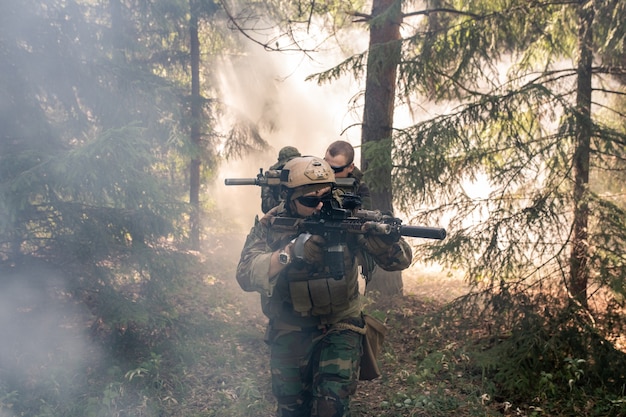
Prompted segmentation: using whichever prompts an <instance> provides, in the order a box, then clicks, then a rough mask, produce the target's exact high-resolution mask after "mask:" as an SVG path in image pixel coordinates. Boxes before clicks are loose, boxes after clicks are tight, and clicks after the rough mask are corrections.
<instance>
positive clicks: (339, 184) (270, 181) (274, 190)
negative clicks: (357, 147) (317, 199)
mask: <svg viewBox="0 0 626 417" xmlns="http://www.w3.org/2000/svg"><path fill="white" fill-rule="evenodd" d="M281 175H282V170H280V169H268V170H267V171H265V172H263V168H260V169H259V173H258V174H257V176H256V178H226V179H225V180H224V184H225V185H257V186H259V187H263V191H261V208H262V210H263V212H264V213H267V212H268V211H269V210H270V209H271V208H272V207H274V206H276V205H278V203H280V202H281V201H283V200H284V199H285V195H284V190H282V189H281V187H280V182H281ZM285 180H286V179H285ZM335 187H336V188H339V189H341V190H343V192H344V193H354V192H356V187H357V182H356V179H354V178H336V179H335Z"/></svg>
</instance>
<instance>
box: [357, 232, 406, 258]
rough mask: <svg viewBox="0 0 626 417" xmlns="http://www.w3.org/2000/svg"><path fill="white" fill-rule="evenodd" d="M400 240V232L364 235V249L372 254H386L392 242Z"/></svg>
mask: <svg viewBox="0 0 626 417" xmlns="http://www.w3.org/2000/svg"><path fill="white" fill-rule="evenodd" d="M399 240H400V233H389V234H368V235H365V239H364V246H365V249H367V251H368V252H369V253H371V254H372V255H376V256H379V255H384V254H387V253H388V252H389V250H390V248H391V247H392V246H393V244H394V243H396V242H398V241H399Z"/></svg>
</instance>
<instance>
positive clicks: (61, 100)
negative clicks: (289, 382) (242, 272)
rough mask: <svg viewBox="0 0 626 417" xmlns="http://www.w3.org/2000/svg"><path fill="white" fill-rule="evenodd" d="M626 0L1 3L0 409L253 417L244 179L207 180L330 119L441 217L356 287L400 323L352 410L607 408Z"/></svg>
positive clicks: (610, 406)
mask: <svg viewBox="0 0 626 417" xmlns="http://www.w3.org/2000/svg"><path fill="white" fill-rule="evenodd" d="M625 21H626V3H625V2H623V1H618V0H607V1H597V0H579V1H571V2H562V1H554V2H552V1H546V2H534V1H530V2H529V1H527V0H509V1H494V0H480V1H471V2H466V1H461V0H459V1H450V2H444V1H439V0H427V1H423V2H409V1H401V0H373V1H371V2H359V1H351V0H336V1H335V0H328V1H316V2H300V1H295V2H294V1H283V0H269V1H265V2H248V1H244V0H241V1H234V2H223V1H218V0H153V1H145V0H19V1H18V0H4V1H2V2H0V330H1V331H2V334H3V337H2V338H1V339H0V416H1V417H5V416H6V417H17V416H41V417H52V416H64V417H68V416H93V417H100V416H103V417H104V416H107V417H108V416H164V415H167V416H185V417H189V416H205V417H206V416H218V415H220V416H221V415H230V416H262V415H269V414H270V413H271V412H272V411H273V408H274V405H273V402H272V401H273V400H272V398H271V394H270V391H269V388H268V384H269V377H268V369H267V363H266V358H267V355H266V349H267V346H265V344H264V343H263V331H264V325H265V318H264V317H263V316H262V314H261V313H260V311H259V309H258V306H257V303H258V300H257V298H256V297H255V296H253V295H251V294H244V293H243V292H242V291H241V290H240V289H239V288H238V287H237V286H236V284H235V281H234V271H235V268H236V265H237V261H238V257H239V252H240V250H241V247H242V244H243V242H244V239H245V235H246V233H247V232H248V230H249V228H250V227H251V226H252V224H253V222H254V216H255V215H257V214H259V213H260V212H261V211H260V203H261V202H260V189H259V187H256V186H239V187H226V186H224V178H229V177H245V178H253V177H255V176H256V175H257V174H258V172H259V169H260V168H263V169H267V168H268V167H269V166H270V165H272V164H273V163H275V162H276V157H277V151H278V150H279V149H280V148H281V147H282V146H285V145H295V146H297V147H298V148H299V149H300V151H301V152H302V153H303V154H313V155H318V156H323V152H324V150H325V148H326V147H327V145H328V144H329V143H331V142H332V141H334V140H337V139H344V140H347V141H349V142H350V143H352V144H353V145H354V146H355V147H356V148H357V154H358V158H359V159H358V160H357V164H358V165H360V166H361V167H362V168H363V170H364V174H365V180H366V182H367V183H368V184H369V185H370V186H371V188H372V190H373V191H374V193H375V196H376V202H375V204H376V205H377V207H376V208H380V209H381V210H383V211H388V210H393V211H394V213H396V214H397V215H399V216H401V217H402V218H403V220H405V223H407V224H413V225H425V226H435V227H445V228H446V229H447V231H448V235H447V238H446V239H445V240H443V241H434V240H424V239H411V244H412V245H413V250H414V255H415V256H414V259H416V260H417V262H416V263H415V265H413V266H412V267H411V269H410V270H409V271H408V273H407V275H406V276H405V277H404V281H405V282H406V283H410V284H411V285H410V286H408V287H406V288H409V290H407V291H405V292H404V293H402V291H401V290H400V292H399V293H398V292H396V293H394V294H391V293H385V288H384V287H383V291H382V292H383V294H376V293H367V294H364V299H365V300H366V302H367V303H368V309H369V311H370V312H371V313H372V314H375V315H377V316H378V317H380V318H381V319H384V320H385V321H386V323H387V325H388V326H389V327H390V329H391V332H392V333H393V335H392V336H391V337H390V338H389V342H388V345H387V347H386V349H385V352H384V355H383V357H382V358H381V361H382V363H383V365H384V366H385V367H386V369H387V373H386V374H385V375H384V376H383V378H381V379H379V380H377V381H374V382H372V383H371V384H365V385H364V386H363V390H362V391H360V394H359V395H360V397H359V399H358V407H357V412H358V413H359V414H357V415H361V416H371V415H388V416H409V415H411V416H416V415H418V416H425V415H428V416H431V417H432V416H444V415H451V414H455V415H461V416H479V415H480V416H485V415H502V414H504V415H527V416H540V415H546V416H585V417H586V416H589V417H591V416H624V415H626V396H625V394H624V392H623V390H624V386H626V373H625V371H624V369H626V356H625V354H624V349H625V344H624V340H623V333H624V324H626V322H625V316H624V302H625V298H624V296H625V295H626V290H625V288H626V286H625V280H626V256H625V253H624V249H623V248H624V247H625V245H626V212H625V209H626V191H625V188H624V187H625V185H624V184H626V182H625V181H624V180H626V164H625V163H624V161H626V128H625V127H626V105H625V104H626V102H625V100H624V98H625V97H626V88H625V86H626V53H625V52H624V51H626V27H625V26H624V24H623V22H625ZM475 183H479V184H484V187H482V188H481V189H480V190H478V191H480V192H476V190H472V189H468V184H475ZM433 268H434V270H435V271H436V272H432V271H433ZM459 277H462V282H461V281H459V280H460V279H461V278H459ZM433 283H437V284H435V285H439V287H440V288H439V289H440V290H441V289H443V290H445V291H446V292H448V293H449V295H450V296H447V297H439V296H438V295H437V296H434V295H433V293H434V290H432V288H433V287H432V286H433V285H434V284H433ZM418 284H419V285H418ZM448 286H449V288H448ZM395 288H396V289H397V288H400V289H402V286H400V287H398V286H396V287H395ZM440 293H441V291H438V292H437V294H440ZM390 295H393V297H389V296H390ZM452 295H454V297H453V296H452ZM457 295H458V296H459V297H456V296H457Z"/></svg>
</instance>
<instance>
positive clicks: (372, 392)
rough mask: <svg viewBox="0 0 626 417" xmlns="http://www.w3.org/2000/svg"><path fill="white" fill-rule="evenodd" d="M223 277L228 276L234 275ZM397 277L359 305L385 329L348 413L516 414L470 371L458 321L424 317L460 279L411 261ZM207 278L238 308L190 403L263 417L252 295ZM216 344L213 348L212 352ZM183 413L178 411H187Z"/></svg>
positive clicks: (262, 364)
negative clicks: (375, 370) (399, 281)
mask: <svg viewBox="0 0 626 417" xmlns="http://www.w3.org/2000/svg"><path fill="white" fill-rule="evenodd" d="M233 272H234V271H233ZM230 279H232V280H234V275H231V278H230ZM403 282H404V295H402V296H397V297H393V298H392V299H384V298H380V297H379V298H376V299H371V298H368V297H365V298H366V300H367V303H368V305H367V310H368V311H369V312H376V316H377V317H381V316H383V317H384V320H385V324H386V326H387V328H388V333H387V337H386V340H385V344H384V347H383V352H382V357H381V358H380V362H381V365H382V373H383V375H382V376H381V377H380V378H378V379H376V380H373V381H361V382H360V383H359V388H358V390H357V393H356V395H355V396H354V397H353V401H352V407H353V417H374V416H394V417H399V416H429V417H438V416H441V417H443V416H456V417H471V416H476V417H477V416H482V417H485V416H495V415H498V416H501V415H520V416H523V415H524V414H523V413H521V412H519V410H518V411H517V412H516V411H515V410H514V409H512V408H511V406H510V405H508V404H506V405H505V403H498V402H495V401H492V400H491V398H490V396H489V388H490V384H489V382H488V381H485V380H484V377H483V375H482V373H481V372H480V371H477V370H476V369H477V367H476V364H475V363H474V361H473V359H472V358H471V354H469V353H467V352H466V350H465V349H466V347H467V343H466V342H467V340H466V339H465V337H466V333H464V332H462V331H458V330H459V323H460V321H458V320H455V322H449V323H445V322H442V321H438V320H431V318H433V317H437V316H438V314H439V312H440V311H441V310H442V309H444V308H445V306H446V305H447V304H448V303H450V302H451V301H452V300H454V299H455V298H456V297H458V296H461V295H463V294H465V293H467V285H466V284H465V282H464V281H463V280H462V279H461V278H460V277H457V276H449V275H446V274H445V273H443V272H441V271H437V270H436V269H432V268H430V269H429V268H426V269H424V268H420V267H418V266H414V267H411V269H409V270H407V271H404V272H403ZM215 283H216V286H218V287H220V286H222V292H224V293H228V292H230V291H232V293H231V295H230V296H229V298H230V299H232V297H235V298H237V297H239V302H237V306H233V305H231V306H230V307H228V308H230V309H235V310H236V309H238V308H239V309H240V310H238V311H236V312H235V315H236V317H238V319H237V321H236V324H235V323H234V322H233V323H232V324H233V325H236V326H237V327H236V330H235V331H234V333H232V334H228V333H229V331H225V332H224V333H223V335H222V336H221V338H220V340H219V341H220V342H226V345H228V346H230V348H228V349H227V350H224V349H223V350H222V351H221V352H223V353H228V354H229V355H232V357H231V358H230V359H227V358H224V357H222V358H221V359H219V360H218V359H216V358H212V359H211V361H210V362H216V361H217V362H219V363H220V364H219V365H218V366H215V364H214V365H213V366H210V368H211V369H208V368H207V369H205V370H204V371H201V373H202V372H203V373H204V374H205V375H204V377H201V378H199V379H201V380H204V381H205V382H209V381H207V379H209V380H211V383H212V385H211V386H206V385H204V386H203V387H202V388H200V387H198V388H199V389H204V391H203V392H200V391H199V392H197V393H196V394H197V395H198V398H197V402H196V405H198V406H200V407H201V408H202V409H203V410H204V412H205V413H206V414H201V415H203V416H204V415H207V416H212V415H215V416H217V415H229V416H268V417H269V416H271V415H273V414H272V413H273V410H274V407H275V406H274V400H273V397H272V394H271V388H270V375H269V367H268V365H269V364H268V362H269V350H268V348H267V346H266V345H265V343H264V342H263V341H262V337H263V332H264V329H265V324H266V319H265V317H264V316H263V315H262V314H261V312H260V310H259V299H258V296H257V295H256V294H248V293H243V292H242V291H241V290H240V289H239V288H238V287H236V283H235V284H234V286H233V287H231V288H229V289H227V287H230V286H231V285H232V284H233V282H232V281H231V282H230V283H228V282H226V283H224V282H220V280H219V279H217V280H216V281H215ZM208 314H212V315H215V312H214V311H213V312H208ZM229 317H232V314H231V313H226V310H224V311H223V315H222V318H223V320H225V321H228V320H230V319H229ZM461 324H462V323H461ZM461 327H463V326H461ZM231 330H233V329H231ZM225 339H228V340H225ZM216 342H217V341H216ZM218 349H219V348H218V347H217V346H216V347H215V351H216V352H217V351H218ZM233 360H234V361H236V363H234V362H231V361H233ZM224 362H228V365H223V363H224ZM207 365H208V364H207ZM197 371H199V370H197ZM227 374H228V375H227ZM209 375H211V376H209ZM189 405H190V404H189ZM220 409H221V414H220V411H219V410H220ZM188 411H189V409H187V414H184V413H181V414H180V415H181V416H183V415H190V414H188Z"/></svg>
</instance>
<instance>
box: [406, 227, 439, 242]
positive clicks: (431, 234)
mask: <svg viewBox="0 0 626 417" xmlns="http://www.w3.org/2000/svg"><path fill="white" fill-rule="evenodd" d="M400 234H401V235H402V236H410V237H423V238H425V239H437V240H443V239H445V238H446V229H443V228H440V227H425V226H402V225H401V226H400Z"/></svg>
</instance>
